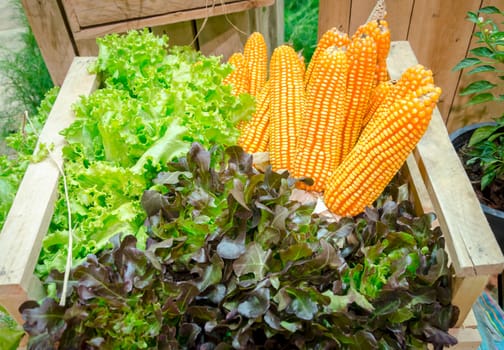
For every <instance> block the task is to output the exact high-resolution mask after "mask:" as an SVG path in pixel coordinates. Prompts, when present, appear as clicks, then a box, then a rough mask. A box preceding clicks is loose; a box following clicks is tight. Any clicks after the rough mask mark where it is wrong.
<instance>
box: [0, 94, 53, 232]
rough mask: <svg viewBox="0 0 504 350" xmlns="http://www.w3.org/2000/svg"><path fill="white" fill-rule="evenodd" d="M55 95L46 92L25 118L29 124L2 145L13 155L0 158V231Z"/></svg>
mask: <svg viewBox="0 0 504 350" xmlns="http://www.w3.org/2000/svg"><path fill="white" fill-rule="evenodd" d="M58 92H59V88H58V87H55V88H52V89H51V90H49V91H48V92H47V94H46V96H45V98H44V100H42V103H41V104H40V106H39V108H38V109H37V112H36V113H35V114H33V115H32V116H31V117H29V118H30V122H28V120H26V121H25V123H24V125H23V126H22V127H20V129H19V130H17V132H15V133H13V134H10V135H9V136H8V137H7V138H6V143H7V145H8V146H9V147H10V148H11V150H12V153H13V154H12V155H0V197H1V198H2V200H1V201H0V230H1V229H2V227H3V225H4V222H5V218H6V217H7V214H8V213H9V209H10V207H11V205H12V201H13V200H14V197H15V196H16V192H17V189H18V187H19V184H20V183H21V179H22V178H23V175H24V173H25V171H26V168H27V167H28V164H29V163H30V161H32V160H33V157H34V155H33V152H34V150H35V146H36V144H37V140H38V135H39V134H40V131H41V130H42V127H43V126H44V123H45V121H46V120H47V117H48V116H49V112H50V111H51V109H52V106H53V104H54V101H55V100H56V97H57V95H58Z"/></svg>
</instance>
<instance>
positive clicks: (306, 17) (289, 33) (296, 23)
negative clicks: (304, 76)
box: [284, 0, 319, 62]
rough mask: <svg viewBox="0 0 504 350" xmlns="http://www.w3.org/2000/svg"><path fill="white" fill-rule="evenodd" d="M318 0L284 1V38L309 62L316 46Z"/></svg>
mask: <svg viewBox="0 0 504 350" xmlns="http://www.w3.org/2000/svg"><path fill="white" fill-rule="evenodd" d="M318 9H319V0H309V1H306V0H286V1H285V10H284V18H285V38H286V41H288V42H290V43H291V44H292V46H293V47H294V49H295V50H296V51H301V53H302V55H303V57H304V59H305V62H309V61H310V59H311V57H312V55H313V52H314V51H315V47H316V46H317V33H318Z"/></svg>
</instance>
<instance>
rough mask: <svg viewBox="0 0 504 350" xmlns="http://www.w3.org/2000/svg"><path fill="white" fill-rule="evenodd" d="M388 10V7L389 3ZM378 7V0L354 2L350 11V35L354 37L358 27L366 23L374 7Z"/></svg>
mask: <svg viewBox="0 0 504 350" xmlns="http://www.w3.org/2000/svg"><path fill="white" fill-rule="evenodd" d="M386 3H387V8H388V7H389V6H388V1H386ZM375 5H376V0H359V1H352V8H351V9H350V13H351V17H350V25H349V27H348V34H350V35H352V34H353V33H354V32H355V30H356V29H357V27H359V26H360V25H361V24H364V23H366V21H367V19H368V17H369V15H370V14H371V11H372V10H373V7H374V6H375Z"/></svg>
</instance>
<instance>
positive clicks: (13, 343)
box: [0, 305, 25, 350]
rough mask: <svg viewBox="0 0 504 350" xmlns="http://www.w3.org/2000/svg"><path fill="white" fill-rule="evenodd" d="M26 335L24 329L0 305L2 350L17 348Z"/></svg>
mask: <svg viewBox="0 0 504 350" xmlns="http://www.w3.org/2000/svg"><path fill="white" fill-rule="evenodd" d="M24 335H25V333H24V330H23V329H22V328H21V327H19V326H18V324H17V323H16V322H15V321H14V320H13V319H12V318H11V317H10V316H9V315H8V314H7V310H5V309H4V308H3V307H2V306H1V305H0V344H1V345H2V350H16V349H17V348H18V346H19V343H20V342H21V338H23V336H24Z"/></svg>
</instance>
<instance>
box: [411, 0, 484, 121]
mask: <svg viewBox="0 0 504 350" xmlns="http://www.w3.org/2000/svg"><path fill="white" fill-rule="evenodd" d="M480 4H481V0H466V1H460V0H422V1H415V4H414V7H413V13H412V18H411V25H410V30H409V35H408V41H409V42H410V43H411V46H412V48H413V51H414V52H415V54H416V55H417V57H418V60H419V61H420V62H421V63H422V64H424V65H425V66H427V67H429V68H430V69H432V71H433V72H434V78H435V80H436V82H437V84H438V85H439V86H440V87H441V88H442V89H443V94H442V95H441V100H440V102H439V103H438V108H439V110H440V112H441V115H443V116H445V117H447V116H448V113H449V110H450V104H451V102H452V99H453V96H454V94H455V92H456V91H455V89H456V86H457V81H458V76H457V74H454V73H453V72H452V71H451V69H452V68H453V67H454V66H455V65H456V64H457V63H458V61H459V60H460V58H461V57H465V54H466V51H467V47H468V45H469V42H470V40H471V33H472V29H473V26H472V25H471V23H469V22H468V21H467V20H465V16H466V13H467V11H469V10H474V9H475V8H476V9H477V8H479V6H480Z"/></svg>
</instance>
